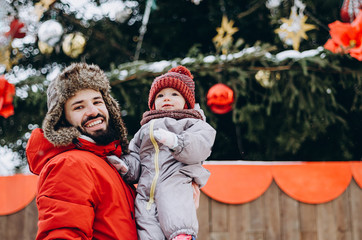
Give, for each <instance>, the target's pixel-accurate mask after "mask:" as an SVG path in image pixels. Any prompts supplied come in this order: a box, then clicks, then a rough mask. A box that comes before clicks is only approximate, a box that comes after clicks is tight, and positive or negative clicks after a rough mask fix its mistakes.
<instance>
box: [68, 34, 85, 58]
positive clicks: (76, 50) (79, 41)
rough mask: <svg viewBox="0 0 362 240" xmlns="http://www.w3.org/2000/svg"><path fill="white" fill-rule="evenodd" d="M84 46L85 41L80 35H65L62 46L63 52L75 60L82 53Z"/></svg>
mask: <svg viewBox="0 0 362 240" xmlns="http://www.w3.org/2000/svg"><path fill="white" fill-rule="evenodd" d="M85 44H86V40H85V37H84V36H83V34H82V33H80V32H77V33H70V34H67V35H66V36H65V38H64V40H63V44H62V48H63V52H64V53H65V54H66V55H67V56H69V57H71V58H77V57H78V56H79V55H80V54H82V53H83V51H84V47H85Z"/></svg>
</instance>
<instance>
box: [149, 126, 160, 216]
mask: <svg viewBox="0 0 362 240" xmlns="http://www.w3.org/2000/svg"><path fill="white" fill-rule="evenodd" d="M154 124H155V120H152V121H151V123H150V139H151V142H152V144H153V147H154V148H155V156H154V158H153V161H154V164H155V176H154V177H153V180H152V184H151V190H150V199H149V200H148V203H147V208H146V209H147V210H150V209H151V205H152V203H154V202H155V189H156V183H157V180H158V175H159V173H160V169H159V165H158V154H159V152H160V149H159V147H158V144H157V142H156V140H155V137H154V136H153V125H154Z"/></svg>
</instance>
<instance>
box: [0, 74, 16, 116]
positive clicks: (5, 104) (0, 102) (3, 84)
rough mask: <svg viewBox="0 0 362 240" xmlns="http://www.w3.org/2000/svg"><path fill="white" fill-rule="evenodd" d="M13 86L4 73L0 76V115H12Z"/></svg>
mask: <svg viewBox="0 0 362 240" xmlns="http://www.w3.org/2000/svg"><path fill="white" fill-rule="evenodd" d="M14 95H15V86H14V85H13V84H11V83H9V82H8V81H7V80H6V79H5V76H4V75H1V76H0V116H3V117H4V118H8V117H9V116H11V115H14V106H13V97H14Z"/></svg>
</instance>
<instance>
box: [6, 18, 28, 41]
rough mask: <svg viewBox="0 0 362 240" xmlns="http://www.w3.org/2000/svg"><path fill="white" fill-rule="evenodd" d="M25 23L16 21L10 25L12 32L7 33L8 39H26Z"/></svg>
mask: <svg viewBox="0 0 362 240" xmlns="http://www.w3.org/2000/svg"><path fill="white" fill-rule="evenodd" d="M24 26H25V25H24V23H22V22H20V21H19V19H16V18H15V19H14V20H13V21H12V22H11V23H10V31H9V32H6V33H5V36H6V37H9V36H10V37H11V38H12V39H14V38H23V37H25V35H26V33H25V32H23V31H24V29H23V28H24Z"/></svg>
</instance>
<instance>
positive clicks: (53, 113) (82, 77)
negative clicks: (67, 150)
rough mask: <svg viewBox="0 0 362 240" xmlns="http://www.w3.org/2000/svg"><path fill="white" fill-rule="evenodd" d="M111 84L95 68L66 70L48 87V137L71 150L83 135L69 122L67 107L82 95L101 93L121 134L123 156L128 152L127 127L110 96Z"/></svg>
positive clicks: (78, 65)
mask: <svg viewBox="0 0 362 240" xmlns="http://www.w3.org/2000/svg"><path fill="white" fill-rule="evenodd" d="M110 88H111V87H110V84H109V80H108V78H107V77H106V75H105V73H104V72H103V71H102V70H101V69H100V68H99V67H98V66H97V65H94V64H86V63H73V64H71V65H70V66H68V67H67V68H65V69H64V70H63V71H62V72H61V73H60V74H59V76H58V77H57V78H56V79H54V80H53V81H52V82H51V83H50V84H49V86H48V90H47V104H48V112H47V114H46V115H45V118H44V121H43V126H42V128H43V130H44V136H45V138H47V139H48V140H49V142H51V143H52V144H53V145H54V146H67V145H69V144H71V143H72V142H73V140H74V139H76V138H78V137H79V136H80V135H81V133H80V131H79V130H78V129H77V128H76V127H74V126H69V124H67V123H66V122H65V120H64V119H65V116H64V104H65V102H66V101H67V100H68V99H69V98H71V97H73V96H74V95H75V94H76V93H77V92H78V91H80V90H84V89H93V90H95V91H99V92H100V93H101V95H102V97H103V100H104V102H105V105H106V107H107V110H108V112H109V117H110V119H109V121H110V123H112V124H113V126H114V127H115V130H116V131H117V132H119V136H120V140H121V147H122V151H123V152H127V151H128V140H127V130H126V128H125V126H124V123H123V120H122V117H121V113H120V107H119V104H118V102H117V101H116V100H115V99H114V98H113V97H112V96H111V95H110Z"/></svg>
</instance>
